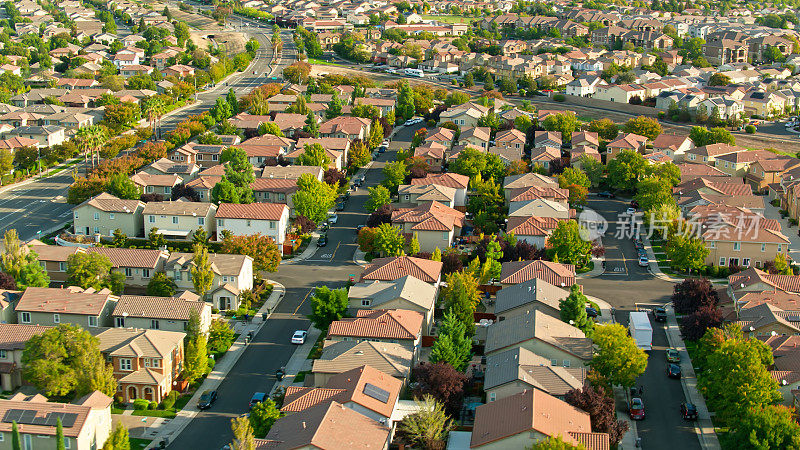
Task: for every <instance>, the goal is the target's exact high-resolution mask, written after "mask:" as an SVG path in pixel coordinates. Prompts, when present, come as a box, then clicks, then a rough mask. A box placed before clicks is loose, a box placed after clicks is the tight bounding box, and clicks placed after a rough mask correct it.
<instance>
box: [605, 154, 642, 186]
mask: <svg viewBox="0 0 800 450" xmlns="http://www.w3.org/2000/svg"><path fill="white" fill-rule="evenodd" d="M648 165H649V163H648V162H647V160H645V159H644V156H642V154H641V153H638V152H634V151H631V150H623V151H621V152H619V154H618V155H617V157H616V158H614V159H612V160H611V161H609V163H608V165H607V166H606V171H607V172H608V184H609V185H610V186H611V187H612V188H614V189H619V190H628V191H629V190H631V187H633V186H635V185H636V183H637V182H638V181H639V180H640V179H641V178H642V177H644V176H645V174H646V173H647V170H648Z"/></svg>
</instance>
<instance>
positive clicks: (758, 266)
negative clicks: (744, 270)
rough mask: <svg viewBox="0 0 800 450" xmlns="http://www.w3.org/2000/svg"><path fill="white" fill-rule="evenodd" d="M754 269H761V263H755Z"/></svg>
mask: <svg viewBox="0 0 800 450" xmlns="http://www.w3.org/2000/svg"><path fill="white" fill-rule="evenodd" d="M756 268H757V269H760V268H761V261H756Z"/></svg>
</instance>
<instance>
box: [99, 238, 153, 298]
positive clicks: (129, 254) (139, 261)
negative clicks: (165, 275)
mask: <svg viewBox="0 0 800 450" xmlns="http://www.w3.org/2000/svg"><path fill="white" fill-rule="evenodd" d="M85 251H86V252H87V253H99V254H101V255H103V256H105V257H107V258H108V259H109V260H110V261H111V265H112V267H113V270H115V271H117V272H119V273H121V274H123V275H125V286H126V287H132V288H140V289H144V288H146V287H147V285H148V283H150V279H151V278H152V277H153V275H155V273H156V272H161V271H163V270H164V264H165V263H166V261H167V258H168V257H169V253H168V252H167V251H165V250H157V249H155V250H151V249H145V248H112V247H90V248H87V249H86V250H85Z"/></svg>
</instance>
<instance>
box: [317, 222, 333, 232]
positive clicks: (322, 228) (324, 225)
mask: <svg viewBox="0 0 800 450" xmlns="http://www.w3.org/2000/svg"><path fill="white" fill-rule="evenodd" d="M330 227H331V225H330V224H329V223H328V222H322V225H320V227H319V229H320V231H322V232H323V233H324V232H326V231H328V229H330Z"/></svg>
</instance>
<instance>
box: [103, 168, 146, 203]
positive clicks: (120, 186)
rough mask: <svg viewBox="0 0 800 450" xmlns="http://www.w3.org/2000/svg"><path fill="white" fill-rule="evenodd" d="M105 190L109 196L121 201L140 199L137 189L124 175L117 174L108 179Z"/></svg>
mask: <svg viewBox="0 0 800 450" xmlns="http://www.w3.org/2000/svg"><path fill="white" fill-rule="evenodd" d="M106 190H107V191H108V193H109V194H112V195H115V196H117V197H119V198H122V199H128V200H138V199H139V197H141V192H139V187H138V186H136V183H134V182H133V180H131V179H130V178H128V177H127V176H126V175H125V174H124V173H118V174H115V175H113V176H112V177H111V178H109V180H108V184H107V185H106Z"/></svg>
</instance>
